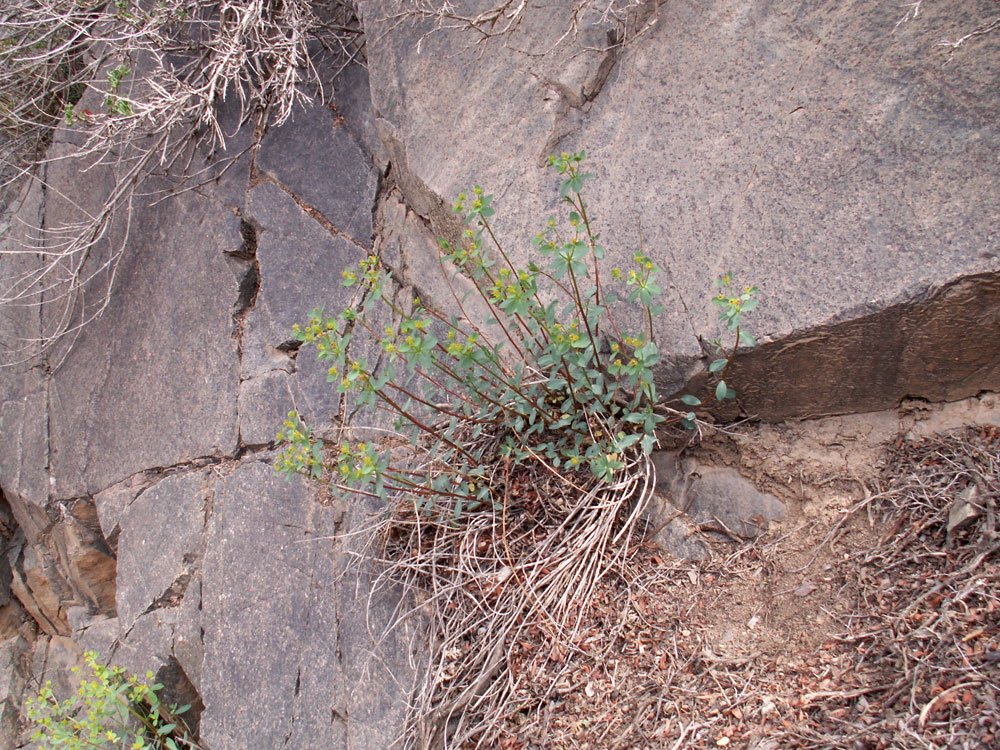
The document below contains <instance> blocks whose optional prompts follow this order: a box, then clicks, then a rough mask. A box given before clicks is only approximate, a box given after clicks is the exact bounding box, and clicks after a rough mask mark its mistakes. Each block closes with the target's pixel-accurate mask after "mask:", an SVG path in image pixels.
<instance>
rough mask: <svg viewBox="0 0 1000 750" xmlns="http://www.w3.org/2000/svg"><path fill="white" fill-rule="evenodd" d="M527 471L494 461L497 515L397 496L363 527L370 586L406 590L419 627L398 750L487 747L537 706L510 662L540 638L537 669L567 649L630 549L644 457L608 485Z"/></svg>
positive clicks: (517, 661) (647, 482)
mask: <svg viewBox="0 0 1000 750" xmlns="http://www.w3.org/2000/svg"><path fill="white" fill-rule="evenodd" d="M531 466H532V468H528V466H527V465H523V464H522V465H520V466H518V467H516V468H512V466H511V465H510V464H509V463H503V464H500V465H498V467H497V469H496V473H495V475H494V477H493V478H492V480H491V481H492V482H493V483H494V486H495V487H496V488H497V491H498V492H499V493H502V495H503V502H502V504H501V505H500V506H499V507H497V508H494V509H490V510H488V511H483V512H478V513H465V514H462V515H460V516H456V517H453V516H452V515H451V514H447V515H444V516H430V515H428V514H427V513H425V512H421V511H419V510H418V509H417V508H416V507H415V505H414V502H415V501H414V498H413V497H404V498H400V499H399V500H398V501H397V502H396V504H395V505H394V506H393V507H392V508H391V509H390V511H389V512H388V513H387V514H386V515H385V516H384V517H383V519H382V520H381V521H380V523H379V524H378V526H377V528H376V529H375V534H374V536H373V539H374V540H375V541H374V542H373V545H372V548H371V550H370V553H371V554H373V555H374V556H375V557H376V558H377V560H378V562H379V564H380V566H381V568H382V570H383V572H382V574H381V576H380V578H379V583H380V586H389V585H392V586H396V585H400V584H401V585H402V586H404V587H405V588H406V589H408V590H409V591H411V592H413V593H414V594H415V596H416V598H417V602H418V603H417V609H418V610H419V611H421V612H423V613H425V614H426V615H427V616H428V619H429V623H430V630H431V632H430V641H429V642H430V643H431V649H430V653H429V657H428V661H427V663H426V664H425V665H424V670H423V674H422V685H421V687H420V689H419V690H418V691H417V696H416V699H415V702H414V704H413V705H412V706H411V712H410V724H409V726H408V727H407V730H406V734H405V746H407V747H419V748H421V750H424V749H425V748H431V747H439V746H442V744H443V746H445V747H466V746H468V747H479V748H481V747H496V742H497V737H498V735H499V732H500V731H501V729H502V727H503V726H504V723H505V722H506V721H508V720H509V719H510V717H511V716H512V715H514V714H517V713H520V712H525V711H528V712H530V711H533V710H536V709H539V708H540V707H541V705H542V703H543V702H536V701H532V702H530V705H529V704H526V703H525V702H524V701H522V700H519V699H518V696H519V695H523V694H524V690H523V685H524V684H526V683H529V682H531V681H532V680H534V678H535V675H536V672H537V671H538V669H539V666H538V665H536V666H535V667H534V669H524V668H523V667H522V666H520V665H521V664H522V663H523V658H522V648H523V645H524V644H525V643H527V642H535V641H536V640H537V639H539V638H541V639H542V640H543V641H544V644H545V645H544V648H543V649H541V650H539V651H538V652H537V653H536V654H535V658H536V659H537V661H538V662H539V664H542V663H545V662H547V661H548V660H549V659H550V658H562V657H560V656H559V655H560V654H565V653H566V652H567V651H571V650H573V649H575V648H576V646H575V644H578V643H579V640H580V639H579V628H580V624H581V622H583V621H584V620H585V619H586V617H587V613H588V609H589V607H590V603H591V601H592V600H593V593H594V589H595V587H596V586H597V585H599V583H600V582H601V581H602V580H603V579H605V578H606V577H607V576H608V575H609V574H612V573H614V572H615V571H617V572H618V573H619V574H621V572H622V571H623V570H624V568H625V566H626V564H627V562H628V560H629V559H630V557H631V556H632V554H633V553H634V552H635V550H636V548H637V538H636V536H635V529H636V523H637V521H638V520H639V518H640V515H641V513H642V511H643V508H644V506H645V504H646V501H647V500H648V498H649V496H650V494H651V493H652V489H653V486H654V483H655V477H654V472H653V468H652V464H651V463H650V462H649V460H648V458H647V457H646V456H644V455H643V454H641V453H640V454H637V455H636V456H635V457H634V458H633V460H632V462H631V463H630V465H629V466H628V467H627V469H626V470H625V471H623V472H622V473H621V478H620V479H619V480H618V481H616V482H615V483H613V484H607V483H603V482H597V481H596V480H594V478H593V477H590V476H588V475H585V474H584V473H582V472H581V473H580V474H575V475H573V476H571V477H570V476H559V475H557V474H556V473H555V472H554V471H552V470H551V469H549V468H546V467H545V466H543V465H542V464H533V465H531ZM581 482H582V483H583V486H581V485H580V483H581ZM410 614H412V612H410V613H403V614H402V615H401V617H402V618H405V617H407V616H409V615H410ZM563 661H565V659H563ZM557 677H558V675H557ZM554 685H555V679H553V680H552V681H550V683H549V689H550V690H551V689H554Z"/></svg>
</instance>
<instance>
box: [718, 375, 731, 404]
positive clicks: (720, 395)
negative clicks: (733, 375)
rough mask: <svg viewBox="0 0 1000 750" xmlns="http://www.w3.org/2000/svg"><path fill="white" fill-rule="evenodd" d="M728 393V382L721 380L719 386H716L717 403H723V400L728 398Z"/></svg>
mask: <svg viewBox="0 0 1000 750" xmlns="http://www.w3.org/2000/svg"><path fill="white" fill-rule="evenodd" d="M728 392H729V390H728V388H727V386H726V381H725V380H720V381H719V384H718V385H717V386H715V398H716V400H717V401H722V399H724V398H725V397H726V394H727V393H728Z"/></svg>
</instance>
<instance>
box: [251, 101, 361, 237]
mask: <svg viewBox="0 0 1000 750" xmlns="http://www.w3.org/2000/svg"><path fill="white" fill-rule="evenodd" d="M256 164H257V168H258V169H259V170H260V171H262V172H264V173H265V174H267V175H269V176H270V177H272V178H273V179H275V180H277V181H278V182H279V183H281V184H282V185H283V186H284V187H286V188H287V189H288V190H289V191H290V192H292V193H294V194H295V195H296V196H297V197H298V198H299V199H300V200H302V201H304V202H305V203H306V204H308V205H309V206H311V207H312V208H314V209H316V210H317V211H319V212H320V213H321V214H322V215H323V217H324V218H325V219H326V220H327V221H329V222H330V223H331V224H333V225H334V226H335V227H336V228H337V229H338V230H340V231H341V232H344V233H345V234H346V235H348V236H350V237H352V238H354V240H355V241H356V242H358V243H360V244H362V245H364V246H366V247H370V246H371V235H372V221H371V219H372V208H373V206H374V203H375V189H376V187H377V185H378V176H377V174H376V172H375V170H374V168H373V167H372V166H371V162H370V161H369V158H368V157H367V155H366V154H365V153H364V152H363V151H362V150H361V148H360V147H359V146H358V144H357V142H355V140H354V138H353V137H352V136H351V133H350V131H348V129H347V128H346V127H344V124H343V122H341V121H339V120H337V118H335V116H334V113H333V112H332V111H331V110H330V109H329V108H327V107H325V106H323V105H322V104H320V103H319V102H314V103H313V104H311V105H307V106H306V107H305V108H304V109H296V110H295V111H294V112H293V114H292V118H291V119H290V120H288V121H286V122H285V123H284V124H283V125H281V126H280V127H277V128H274V129H273V130H272V131H271V132H269V133H267V134H266V135H265V136H264V139H263V141H262V142H261V148H260V151H259V152H258V154H257V161H256Z"/></svg>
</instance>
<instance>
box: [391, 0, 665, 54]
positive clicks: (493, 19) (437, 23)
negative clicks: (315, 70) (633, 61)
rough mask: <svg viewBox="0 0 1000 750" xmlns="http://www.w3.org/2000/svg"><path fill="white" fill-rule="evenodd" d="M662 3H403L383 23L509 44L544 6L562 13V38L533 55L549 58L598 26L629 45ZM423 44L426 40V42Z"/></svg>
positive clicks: (614, 40)
mask: <svg viewBox="0 0 1000 750" xmlns="http://www.w3.org/2000/svg"><path fill="white" fill-rule="evenodd" d="M659 3H660V0H571V1H570V2H567V3H562V4H559V6H558V7H552V6H551V5H545V6H543V5H542V4H540V3H538V2H537V1H536V2H531V1H530V0H500V1H499V2H495V3H486V4H485V5H487V6H488V7H485V8H483V7H482V6H483V5H484V3H461V2H459V3H453V2H450V0H400V1H399V3H398V5H397V6H396V8H395V9H394V11H393V12H391V13H387V14H385V15H384V17H383V18H381V19H380V21H382V22H384V23H386V24H387V25H388V26H389V27H392V26H393V25H396V24H400V23H408V22H413V21H424V22H430V24H431V26H432V31H431V32H430V33H434V32H437V31H462V32H466V33H468V38H469V40H470V42H472V43H480V44H481V43H484V42H487V41H490V40H494V39H499V40H503V42H504V43H506V42H507V41H508V40H510V39H513V38H515V37H516V35H517V34H518V32H519V31H522V27H524V26H530V24H531V22H532V20H531V19H532V12H533V11H538V10H539V9H540V8H543V7H544V12H545V13H546V15H549V16H551V15H552V14H561V15H560V17H561V19H562V23H563V25H562V27H561V29H562V34H561V35H559V36H557V37H554V38H553V39H551V40H549V43H548V46H547V47H546V48H544V49H538V50H532V51H531V54H536V55H545V54H547V53H548V52H551V51H552V50H553V49H555V48H556V47H558V46H559V45H561V44H563V43H564V42H566V41H568V40H570V41H572V40H576V39H577V38H578V37H579V36H580V34H581V32H583V31H584V30H588V29H594V28H598V29H601V30H603V31H605V32H606V33H607V40H608V41H607V46H608V47H609V48H610V47H615V46H619V45H621V44H624V43H626V42H627V41H628V40H629V39H630V38H631V37H632V36H634V35H635V34H637V33H638V32H639V30H640V27H641V26H642V24H643V23H644V22H645V20H646V19H647V18H648V17H649V15H650V14H651V13H652V12H653V11H654V10H655V9H656V8H657V6H658V5H659ZM422 41H423V40H421V42H422Z"/></svg>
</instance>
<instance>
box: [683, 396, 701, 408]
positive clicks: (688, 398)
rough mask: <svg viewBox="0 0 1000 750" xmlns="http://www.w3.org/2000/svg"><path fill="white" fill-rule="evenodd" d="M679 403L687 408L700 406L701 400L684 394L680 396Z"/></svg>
mask: <svg viewBox="0 0 1000 750" xmlns="http://www.w3.org/2000/svg"><path fill="white" fill-rule="evenodd" d="M681 401H683V402H684V403H685V404H687V405H688V406H701V399H700V398H698V397H697V396H692V395H691V394H689V393H685V394H684V395H683V396H681Z"/></svg>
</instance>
